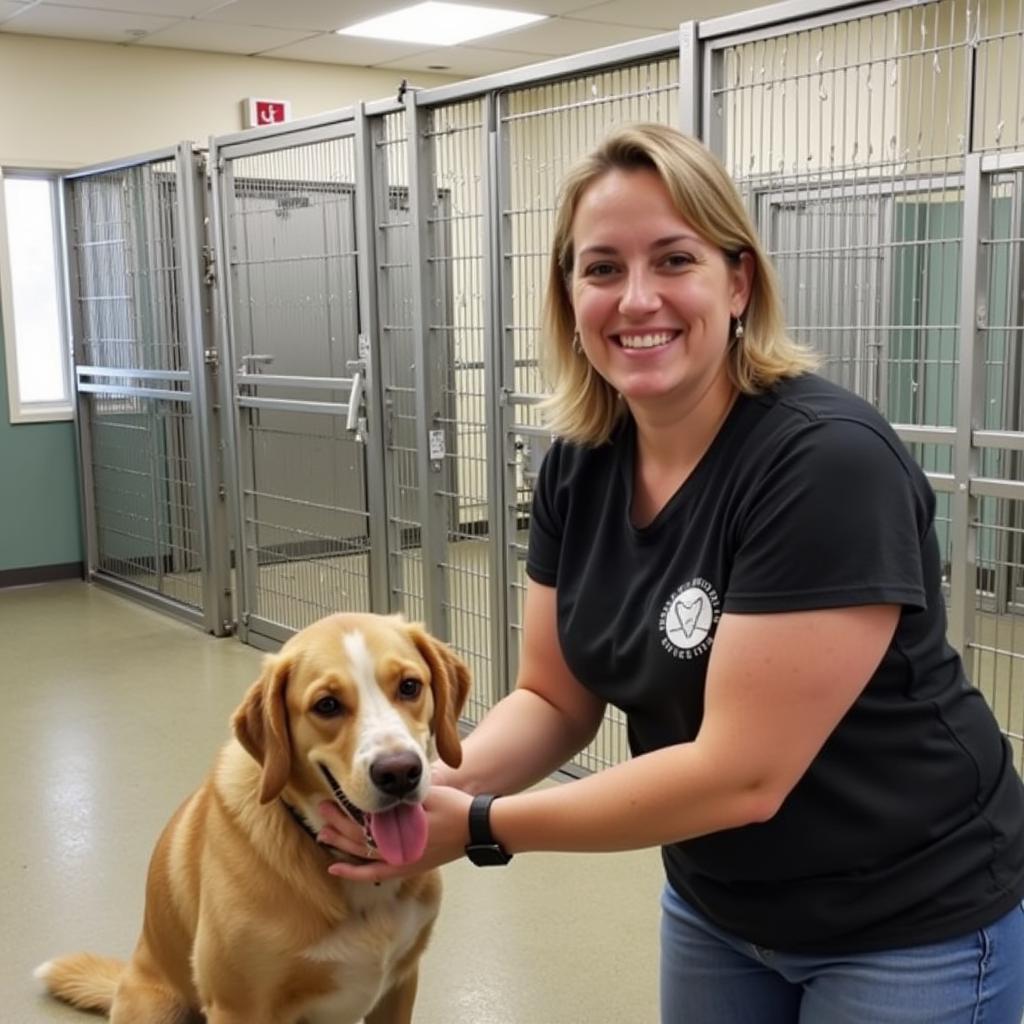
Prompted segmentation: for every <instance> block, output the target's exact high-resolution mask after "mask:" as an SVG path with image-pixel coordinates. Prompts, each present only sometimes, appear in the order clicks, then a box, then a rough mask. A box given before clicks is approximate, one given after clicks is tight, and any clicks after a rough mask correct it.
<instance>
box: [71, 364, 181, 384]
mask: <svg viewBox="0 0 1024 1024" xmlns="http://www.w3.org/2000/svg"><path fill="white" fill-rule="evenodd" d="M75 376H76V377H77V378H78V380H82V379H83V378H85V377H103V378H104V379H108V380H163V381H174V380H181V381H189V380H191V379H192V375H191V374H190V373H189V371H188V370H141V369H139V370H136V369H128V370H126V369H121V368H119V367H106V366H76V367H75Z"/></svg>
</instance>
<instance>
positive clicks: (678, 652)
mask: <svg viewBox="0 0 1024 1024" xmlns="http://www.w3.org/2000/svg"><path fill="white" fill-rule="evenodd" d="M720 607H721V606H720V602H719V600H718V594H717V593H716V592H715V588H714V587H713V586H711V584H710V583H708V581H707V580H704V579H701V578H700V577H699V576H698V577H697V578H696V579H693V580H690V581H689V582H688V583H684V584H683V585H682V586H681V587H679V588H678V589H677V590H676V591H675V592H674V593H673V594H672V596H671V597H670V598H669V599H668V600H667V601H666V602H665V606H664V607H663V608H662V610H661V618H660V621H659V623H658V626H659V629H660V631H661V646H662V647H663V648H664V649H665V650H666V651H668V653H669V654H671V655H672V656H673V657H675V658H685V659H686V660H688V661H689V660H690V659H692V658H698V657H700V655H702V654H705V653H706V652H707V651H708V650H709V649H710V647H711V641H712V639H713V637H712V636H711V631H712V629H713V628H714V626H715V623H716V622H718V619H719V615H720Z"/></svg>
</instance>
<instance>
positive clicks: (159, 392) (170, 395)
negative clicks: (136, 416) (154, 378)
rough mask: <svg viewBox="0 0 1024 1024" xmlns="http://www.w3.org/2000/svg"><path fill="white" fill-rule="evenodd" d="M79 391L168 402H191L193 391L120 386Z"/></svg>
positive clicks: (80, 387) (90, 386) (88, 386)
mask: <svg viewBox="0 0 1024 1024" xmlns="http://www.w3.org/2000/svg"><path fill="white" fill-rule="evenodd" d="M76 390H77V391H79V392H81V393H86V394H97V395H119V396H121V397H124V398H160V399H163V400H165V401H168V402H185V403H188V402H191V401H192V392H191V391H166V390H165V389H163V388H128V387H123V386H121V385H120V384H83V383H80V384H79V385H78V387H77V388H76Z"/></svg>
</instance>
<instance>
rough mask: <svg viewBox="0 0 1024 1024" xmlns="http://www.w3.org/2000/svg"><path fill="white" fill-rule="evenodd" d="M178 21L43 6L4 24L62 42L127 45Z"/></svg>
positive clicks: (8, 27) (10, 28)
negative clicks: (77, 41)
mask: <svg viewBox="0 0 1024 1024" xmlns="http://www.w3.org/2000/svg"><path fill="white" fill-rule="evenodd" d="M176 20H177V19H175V18H158V17H156V16H154V15H152V14H123V13H121V12H119V11H91V10H86V9H85V8H81V7H58V6H57V5H55V4H40V5H39V6H37V7H32V8H30V9H29V10H27V11H25V12H24V14H19V15H17V16H16V17H14V18H11V19H10V21H5V22H4V31H5V32H15V33H24V34H26V35H34V36H55V37H57V38H58V39H91V40H93V41H98V42H104V43H124V42H130V41H132V40H133V39H135V38H137V37H138V35H139V34H140V33H141V34H142V35H145V34H146V33H148V32H155V31H156V30H157V29H159V28H166V27H167V26H168V25H173V24H174V23H175V21H176Z"/></svg>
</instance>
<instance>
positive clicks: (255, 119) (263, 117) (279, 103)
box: [242, 96, 292, 128]
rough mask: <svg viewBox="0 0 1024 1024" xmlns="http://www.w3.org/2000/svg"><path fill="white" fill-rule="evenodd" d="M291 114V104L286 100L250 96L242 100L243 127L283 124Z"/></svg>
mask: <svg viewBox="0 0 1024 1024" xmlns="http://www.w3.org/2000/svg"><path fill="white" fill-rule="evenodd" d="M291 116H292V105H291V103H289V102H288V100H265V99H256V98H255V97H252V96H250V97H249V98H248V99H245V100H242V124H243V127H245V128H262V127H264V126H266V125H268V124H283V123H284V122H285V121H287V120H289V119H290V118H291Z"/></svg>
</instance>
